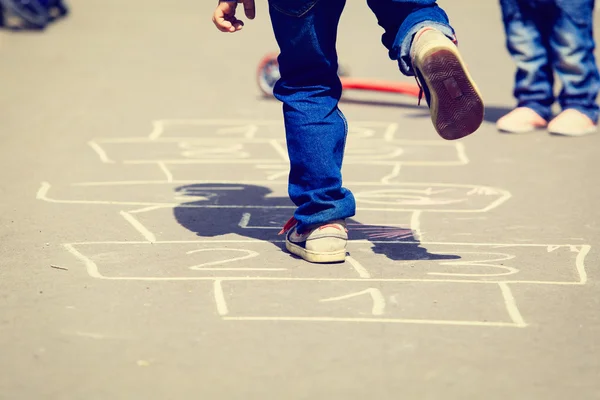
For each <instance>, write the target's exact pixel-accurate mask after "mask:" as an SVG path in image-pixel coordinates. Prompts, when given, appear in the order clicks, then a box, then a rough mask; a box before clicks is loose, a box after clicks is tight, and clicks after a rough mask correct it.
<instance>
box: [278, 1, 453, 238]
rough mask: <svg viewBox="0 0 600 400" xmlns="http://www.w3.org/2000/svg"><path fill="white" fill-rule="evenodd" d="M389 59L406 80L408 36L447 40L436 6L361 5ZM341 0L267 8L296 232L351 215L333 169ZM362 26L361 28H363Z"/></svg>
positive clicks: (338, 151)
mask: <svg viewBox="0 0 600 400" xmlns="http://www.w3.org/2000/svg"><path fill="white" fill-rule="evenodd" d="M368 4H369V7H370V8H371V10H372V11H373V12H374V13H375V16H376V17H377V20H378V22H379V25H380V26H381V27H382V28H383V29H384V31H385V32H384V34H383V38H382V41H383V44H384V45H385V47H386V48H387V49H388V50H389V56H390V58H391V59H393V60H398V64H399V66H400V70H401V71H402V73H404V74H405V75H413V71H412V67H411V61H410V56H409V52H410V45H411V43H412V38H413V36H414V34H415V33H416V32H417V31H418V30H419V29H421V28H423V27H425V26H431V27H434V28H436V29H438V30H440V31H441V32H443V33H444V34H445V35H446V36H448V37H450V38H452V39H454V31H453V29H452V28H451V27H450V26H449V24H448V17H447V16H446V13H445V12H444V11H443V10H442V9H441V8H439V7H438V6H437V5H436V0H412V1H407V0H395V1H392V0H368ZM344 5H345V0H269V12H270V15H271V22H272V24H273V30H274V32H275V37H276V39H277V43H278V44H279V48H280V55H279V59H278V61H279V68H280V73H281V78H280V79H279V81H278V82H277V84H276V85H275V88H274V94H275V96H276V97H277V98H278V99H279V100H281V101H282V102H283V114H284V122H285V130H286V139H287V147H288V153H289V158H290V165H291V171H290V176H289V188H288V192H289V195H290V198H291V200H292V201H293V202H294V204H295V205H296V206H297V207H298V208H297V210H296V212H295V214H294V217H295V218H296V220H297V221H298V227H297V230H298V231H299V232H302V231H304V230H306V228H309V227H310V226H312V225H317V224H322V223H325V222H329V221H332V220H337V219H344V218H348V217H351V216H353V215H354V214H355V208H356V205H355V200H354V197H353V195H352V193H351V192H350V191H349V190H348V189H346V188H343V187H342V175H341V167H342V160H343V156H344V148H345V145H346V134H347V131H348V129H347V122H346V119H345V118H344V115H343V114H342V112H341V111H340V110H339V108H338V101H339V99H340V97H341V93H342V86H341V83H340V80H339V77H338V75H337V71H338V61H337V53H336V46H335V45H336V38H337V27H338V22H339V19H340V16H341V14H342V10H343V8H344ZM365 22H367V21H365Z"/></svg>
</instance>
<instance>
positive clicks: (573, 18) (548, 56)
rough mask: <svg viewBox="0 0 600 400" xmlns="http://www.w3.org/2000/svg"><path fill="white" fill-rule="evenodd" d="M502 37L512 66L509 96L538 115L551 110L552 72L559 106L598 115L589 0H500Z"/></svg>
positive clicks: (597, 80) (598, 82) (599, 86)
mask: <svg viewBox="0 0 600 400" xmlns="http://www.w3.org/2000/svg"><path fill="white" fill-rule="evenodd" d="M500 4H501V7H502V15H503V21H504V27H505V30H506V43H507V47H508V51H509V52H510V54H511V56H512V57H513V59H514V61H515V63H516V65H517V72H516V76H515V88H514V96H515V97H516V99H517V101H518V106H519V107H529V108H532V109H533V110H535V111H536V112H537V113H538V114H540V115H541V116H542V117H543V118H545V119H549V118H551V116H552V111H551V107H552V104H553V103H554V102H555V100H556V98H555V96H554V92H553V90H552V89H553V84H554V73H556V75H557V76H558V78H559V80H560V82H561V84H562V89H561V91H560V93H559V95H558V102H559V104H560V106H561V108H562V109H563V110H564V109H569V108H573V109H576V110H579V111H581V112H582V113H584V114H585V115H587V116H588V117H590V118H591V119H592V120H593V121H594V122H597V121H598V105H597V104H596V97H597V95H598V91H599V90H600V75H599V74H598V68H597V66H596V60H595V58H594V48H595V43H594V36H593V33H592V30H593V29H592V28H593V21H592V18H593V9H594V0H500Z"/></svg>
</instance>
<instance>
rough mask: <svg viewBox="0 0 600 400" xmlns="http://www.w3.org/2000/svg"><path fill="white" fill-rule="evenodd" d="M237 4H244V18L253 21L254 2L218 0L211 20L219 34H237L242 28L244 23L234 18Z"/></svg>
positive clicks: (246, 0) (251, 0)
mask: <svg viewBox="0 0 600 400" xmlns="http://www.w3.org/2000/svg"><path fill="white" fill-rule="evenodd" d="M238 3H243V4H244V11H245V13H246V17H248V19H254V15H255V10H254V0H237V1H236V0H233V1H232V0H227V1H226V0H220V1H219V5H218V6H217V9H216V10H215V13H214V14H213V18H212V20H213V23H214V24H215V26H216V27H217V29H218V30H220V31H221V32H237V31H239V30H240V29H242V27H243V26H244V22H243V21H240V20H239V19H237V18H236V17H235V8H236V7H237V4H238Z"/></svg>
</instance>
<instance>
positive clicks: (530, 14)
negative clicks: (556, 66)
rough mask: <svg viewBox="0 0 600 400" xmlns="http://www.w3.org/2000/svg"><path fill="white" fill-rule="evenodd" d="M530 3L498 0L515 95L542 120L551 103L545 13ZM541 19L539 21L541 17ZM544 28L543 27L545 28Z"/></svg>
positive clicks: (545, 11) (552, 97)
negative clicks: (513, 76) (513, 68)
mask: <svg viewBox="0 0 600 400" xmlns="http://www.w3.org/2000/svg"><path fill="white" fill-rule="evenodd" d="M534 3H535V2H534V1H533V2H532V1H531V0H500V4H501V5H502V14H503V21H504V28H505V31H506V47H507V48H508V51H509V53H510V55H511V56H512V58H513V60H514V62H515V64H516V66H517V72H516V74H515V87H514V92H513V93H514V96H515V97H516V99H517V101H518V106H519V107H529V108H531V109H533V110H534V111H536V112H537V113H538V114H539V115H540V116H542V117H543V118H545V119H548V118H550V116H551V113H552V111H551V108H552V104H553V103H554V94H553V91H552V89H553V84H554V76H553V72H552V65H551V60H550V54H548V51H549V50H547V49H548V48H549V47H550V46H549V36H550V32H549V29H548V25H550V24H551V22H550V24H548V22H546V23H545V24H543V21H542V20H543V19H552V20H553V19H554V16H552V18H550V16H549V15H548V10H547V9H546V10H541V9H536V7H535V6H534ZM540 16H541V18H540ZM544 25H546V26H544Z"/></svg>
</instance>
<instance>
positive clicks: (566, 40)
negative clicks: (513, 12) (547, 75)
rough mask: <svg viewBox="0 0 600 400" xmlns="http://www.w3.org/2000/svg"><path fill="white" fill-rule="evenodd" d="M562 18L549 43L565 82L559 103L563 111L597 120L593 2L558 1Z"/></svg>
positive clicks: (599, 84)
mask: <svg viewBox="0 0 600 400" xmlns="http://www.w3.org/2000/svg"><path fill="white" fill-rule="evenodd" d="M557 6H558V7H559V11H558V13H559V17H558V18H557V21H556V23H555V24H554V26H553V30H552V36H551V40H550V44H551V46H552V50H553V53H554V57H553V58H554V68H555V70H556V73H557V75H558V77H559V79H560V81H561V83H562V90H561V92H560V94H559V96H558V100H559V102H560V105H561V107H562V108H563V109H567V108H574V109H576V110H579V111H581V112H582V113H584V114H586V115H587V116H588V117H590V119H592V121H594V122H597V121H598V105H597V104H596V97H597V95H598V90H600V76H599V74H598V67H597V66H596V60H595V57H594V47H595V43H594V36H593V32H592V31H593V21H592V16H593V8H594V2H593V0H568V1H557Z"/></svg>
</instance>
